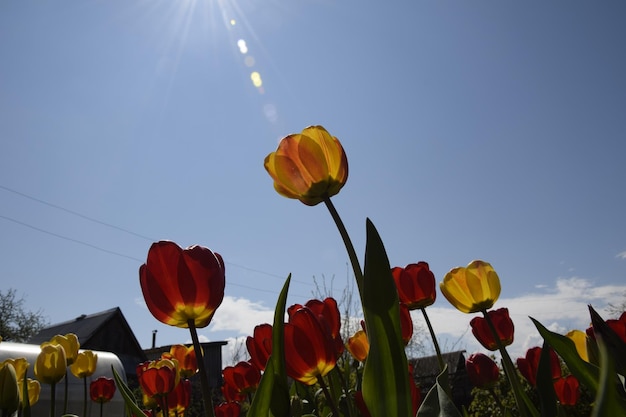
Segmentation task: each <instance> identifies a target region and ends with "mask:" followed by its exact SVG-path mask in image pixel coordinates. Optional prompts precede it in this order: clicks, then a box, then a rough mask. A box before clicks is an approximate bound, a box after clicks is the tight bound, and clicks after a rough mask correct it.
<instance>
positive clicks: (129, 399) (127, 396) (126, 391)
mask: <svg viewBox="0 0 626 417" xmlns="http://www.w3.org/2000/svg"><path fill="white" fill-rule="evenodd" d="M111 370H112V371H113V379H115V385H117V389H118V390H119V392H120V394H122V398H124V402H125V403H126V407H127V408H128V409H129V410H130V412H131V413H132V414H133V415H135V416H136V417H137V416H144V417H145V416H146V415H145V414H144V412H143V410H142V409H141V408H139V406H138V405H137V403H136V402H135V396H134V395H133V393H132V391H131V390H130V388H128V385H126V383H125V382H124V381H122V378H121V377H120V375H119V374H118V373H117V371H116V370H115V368H114V367H113V365H111Z"/></svg>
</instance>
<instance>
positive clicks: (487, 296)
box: [439, 261, 500, 313]
mask: <svg viewBox="0 0 626 417" xmlns="http://www.w3.org/2000/svg"><path fill="white" fill-rule="evenodd" d="M439 288H440V289H441V292H442V293H443V295H444V297H446V299H447V300H448V301H449V302H450V304H452V305H453V306H454V307H456V308H457V309H458V310H460V311H462V312H463V313H476V312H477V311H485V310H488V309H490V308H491V307H493V304H494V303H495V302H496V300H497V299H498V297H499V296H500V278H498V274H496V271H495V270H494V269H493V267H492V266H491V265H490V264H489V263H487V262H484V261H472V262H471V263H470V264H469V265H467V267H457V268H454V269H452V270H451V271H450V272H448V273H447V274H446V275H445V277H444V278H443V282H441V283H440V284H439Z"/></svg>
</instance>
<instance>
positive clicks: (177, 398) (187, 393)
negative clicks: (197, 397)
mask: <svg viewBox="0 0 626 417" xmlns="http://www.w3.org/2000/svg"><path fill="white" fill-rule="evenodd" d="M190 401H191V381H190V380H188V379H185V380H181V381H180V383H179V384H178V385H176V388H174V391H172V392H170V393H169V394H168V395H167V408H168V409H169V412H170V415H171V414H172V413H173V414H174V415H175V416H183V415H184V414H185V410H186V409H187V408H188V407H189V403H190Z"/></svg>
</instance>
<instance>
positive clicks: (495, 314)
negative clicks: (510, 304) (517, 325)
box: [470, 308, 514, 350]
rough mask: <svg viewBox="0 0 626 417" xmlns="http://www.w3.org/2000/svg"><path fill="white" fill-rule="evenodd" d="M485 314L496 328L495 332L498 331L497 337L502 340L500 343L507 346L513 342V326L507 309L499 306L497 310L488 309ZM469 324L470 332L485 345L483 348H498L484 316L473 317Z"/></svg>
mask: <svg viewBox="0 0 626 417" xmlns="http://www.w3.org/2000/svg"><path fill="white" fill-rule="evenodd" d="M487 314H488V315H489V318H490V319H491V322H492V323H493V325H494V327H495V328H496V332H497V333H498V337H499V339H500V342H502V345H503V346H508V345H510V344H511V343H513V330H514V326H513V321H512V320H511V317H510V316H509V309H508V308H499V309H497V310H491V311H488V312H487ZM470 326H472V333H473V334H474V336H475V337H476V339H477V340H478V341H479V342H480V344H481V345H483V346H484V347H485V349H488V350H498V344H497V343H496V340H495V339H494V338H493V332H492V331H491V329H490V328H489V325H488V324H487V319H486V318H484V317H474V318H473V319H472V320H471V321H470Z"/></svg>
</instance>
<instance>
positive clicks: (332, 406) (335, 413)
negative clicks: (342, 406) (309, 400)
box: [317, 376, 340, 416]
mask: <svg viewBox="0 0 626 417" xmlns="http://www.w3.org/2000/svg"><path fill="white" fill-rule="evenodd" d="M317 382H318V383H319V384H320V387H322V391H324V396H325V397H326V401H328V404H329V405H330V409H331V410H332V412H333V416H339V415H340V414H339V410H337V406H336V405H335V402H334V401H333V398H332V397H331V396H330V392H329V391H328V387H327V386H326V383H325V382H324V378H322V377H321V376H318V377H317Z"/></svg>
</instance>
